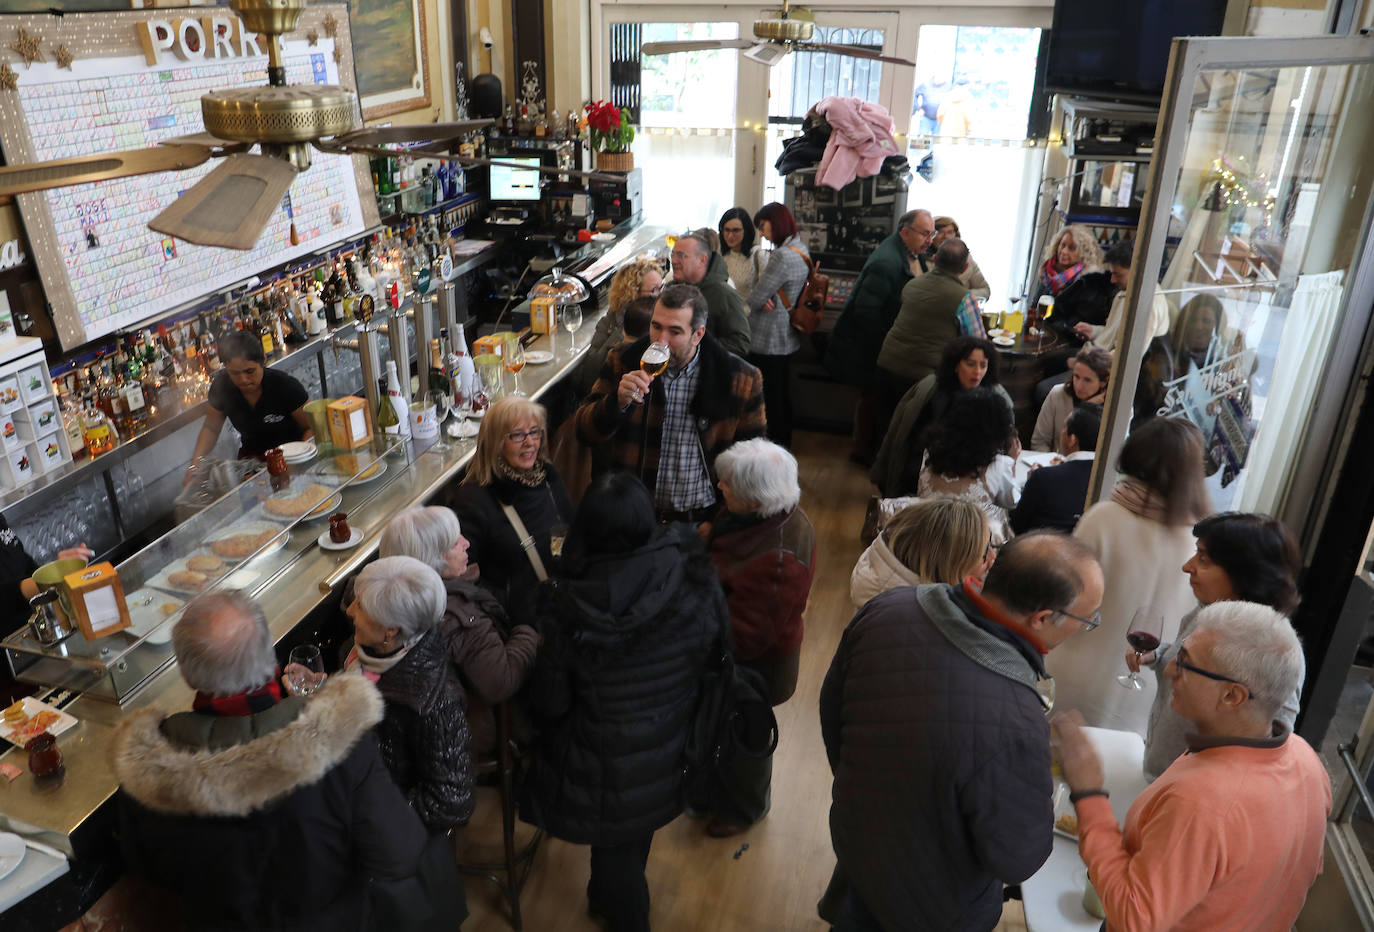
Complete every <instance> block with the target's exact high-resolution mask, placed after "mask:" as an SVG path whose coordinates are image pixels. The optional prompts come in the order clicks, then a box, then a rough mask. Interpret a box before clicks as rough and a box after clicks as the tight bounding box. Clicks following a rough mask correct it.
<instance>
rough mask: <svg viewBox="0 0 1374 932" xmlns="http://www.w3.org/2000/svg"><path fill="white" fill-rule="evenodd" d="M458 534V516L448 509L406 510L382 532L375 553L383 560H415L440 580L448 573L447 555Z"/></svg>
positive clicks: (425, 508) (460, 531)
mask: <svg viewBox="0 0 1374 932" xmlns="http://www.w3.org/2000/svg"><path fill="white" fill-rule="evenodd" d="M461 534H462V528H461V526H460V525H459V523H458V516H457V515H455V514H454V513H453V509H451V508H443V507H440V506H437V505H429V506H426V507H415V508H407V509H406V510H405V511H402V512H401V513H400V514H398V515H396V517H394V518H392V519H391V521H390V522H389V523H388V524H387V526H386V530H384V531H382V539H381V540H380V541H379V542H378V544H377V552H378V553H379V554H381V555H382V556H383V557H414V558H415V559H417V560H419V561H420V562H421V563H424V564H425V565H426V566H428V567H430V568H431V569H433V570H434V571H435V572H436V573H438V574H439V575H440V576H442V575H443V574H444V573H446V572H447V571H448V552H449V551H450V550H452V549H453V545H454V544H456V543H458V538H459V536H460V535H461Z"/></svg>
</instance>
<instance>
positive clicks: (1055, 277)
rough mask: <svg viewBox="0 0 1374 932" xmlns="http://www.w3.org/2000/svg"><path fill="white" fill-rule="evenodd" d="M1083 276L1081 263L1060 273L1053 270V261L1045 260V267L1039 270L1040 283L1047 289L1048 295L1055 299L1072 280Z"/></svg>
mask: <svg viewBox="0 0 1374 932" xmlns="http://www.w3.org/2000/svg"><path fill="white" fill-rule="evenodd" d="M1082 274H1083V263H1081V262H1080V263H1078V264H1077V265H1074V266H1070V267H1069V268H1067V269H1065V270H1064V271H1062V272H1056V271H1055V270H1054V260H1053V259H1046V260H1045V267H1044V268H1043V269H1041V270H1040V283H1041V284H1043V285H1044V286H1045V287H1046V288H1048V289H1049V292H1050V294H1052V295H1054V296H1055V297H1056V298H1057V297H1059V292H1061V291H1063V290H1064V289H1065V288H1067V287H1068V286H1069V285H1070V284H1071V283H1072V282H1073V281H1074V279H1076V278H1078V276H1080V275H1082Z"/></svg>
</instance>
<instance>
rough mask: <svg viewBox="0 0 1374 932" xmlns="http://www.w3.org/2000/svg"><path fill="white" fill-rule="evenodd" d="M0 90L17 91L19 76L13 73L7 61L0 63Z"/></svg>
mask: <svg viewBox="0 0 1374 932" xmlns="http://www.w3.org/2000/svg"><path fill="white" fill-rule="evenodd" d="M0 90H5V91H17V90H19V75H17V74H15V73H14V69H13V68H11V67H10V63H9V62H7V61H4V62H0Z"/></svg>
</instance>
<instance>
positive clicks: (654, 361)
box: [635, 341, 672, 403]
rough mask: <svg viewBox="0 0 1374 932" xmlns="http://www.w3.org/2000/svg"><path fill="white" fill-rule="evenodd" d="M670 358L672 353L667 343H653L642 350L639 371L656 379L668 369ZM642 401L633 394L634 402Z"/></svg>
mask: <svg viewBox="0 0 1374 932" xmlns="http://www.w3.org/2000/svg"><path fill="white" fill-rule="evenodd" d="M671 358H672V351H671V350H669V349H668V344H667V343H662V342H658V341H655V342H653V343H650V344H649V345H648V346H646V347H645V348H644V355H643V356H640V357H639V371H640V372H643V373H644V374H645V375H647V376H649V378H651V379H656V378H658V377H659V376H660V375H662V374H663V370H665V369H667V368H668V360H669V359H671ZM643 400H644V399H643V398H642V397H640V395H639V393H638V392H636V393H635V402H636V403H639V402H641V401H643Z"/></svg>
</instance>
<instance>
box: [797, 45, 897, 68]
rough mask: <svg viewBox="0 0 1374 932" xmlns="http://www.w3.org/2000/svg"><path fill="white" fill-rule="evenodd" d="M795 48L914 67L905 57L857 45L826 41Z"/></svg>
mask: <svg viewBox="0 0 1374 932" xmlns="http://www.w3.org/2000/svg"><path fill="white" fill-rule="evenodd" d="M797 48H798V49H799V50H800V51H803V52H831V53H833V54H835V55H849V56H850V57H852V58H869V59H872V60H873V61H885V62H887V63H888V64H890V65H910V66H911V67H913V68H915V67H916V63H915V62H914V61H909V60H907V59H905V58H893V57H892V56H891V55H883V54H882V53H881V52H875V51H873V50H872V49H865V48H860V47H859V46H857V45H832V44H830V43H828V42H808V43H806V44H804V45H798V46H797Z"/></svg>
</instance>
